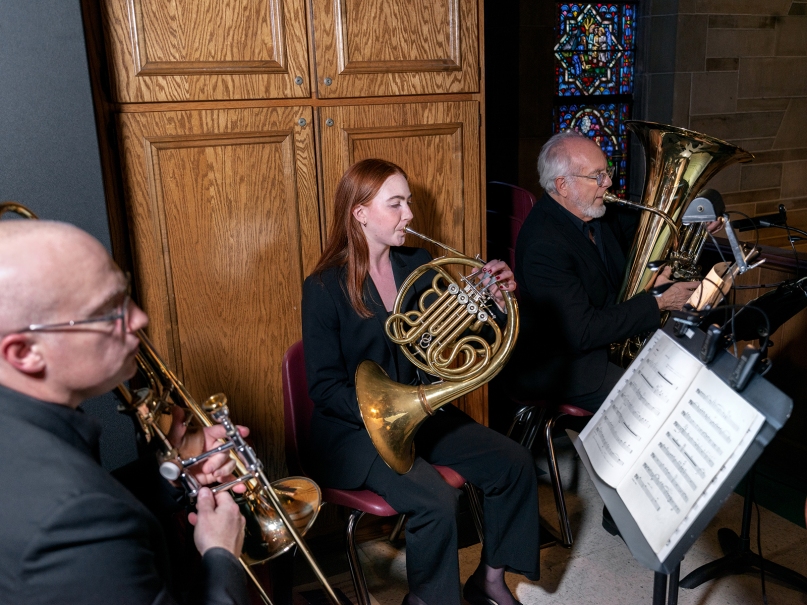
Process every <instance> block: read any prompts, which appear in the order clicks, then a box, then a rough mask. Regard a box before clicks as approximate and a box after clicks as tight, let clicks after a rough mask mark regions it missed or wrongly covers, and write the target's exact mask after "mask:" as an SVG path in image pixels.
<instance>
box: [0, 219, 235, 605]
mask: <svg viewBox="0 0 807 605" xmlns="http://www.w3.org/2000/svg"><path fill="white" fill-rule="evenodd" d="M147 323H148V318H147V317H146V315H145V313H143V311H141V310H140V309H139V308H138V307H137V305H135V304H134V303H133V302H132V300H131V299H130V298H129V291H128V283H127V279H126V277H125V276H124V274H123V273H122V272H121V271H120V270H119V269H118V268H117V267H116V266H115V263H114V262H113V261H112V259H111V258H110V257H109V255H108V254H107V252H106V250H105V249H104V248H103V247H102V246H101V244H100V243H99V242H98V241H96V240H95V239H93V238H92V237H91V236H90V235H88V234H87V233H85V232H83V231H81V230H80V229H78V228H76V227H73V226H71V225H67V224H62V223H52V222H46V221H4V222H2V223H0V417H2V422H0V459H2V460H3V464H2V465H0V485H2V486H3V495H2V506H0V601H2V602H3V603H7V604H9V605H12V604H13V605H37V604H45V603H54V604H55V603H65V604H66V603H83V604H99V605H100V604H102V603H104V604H108V603H115V604H118V605H120V604H131V605H143V604H146V603H160V604H168V603H175V602H176V600H175V598H174V596H175V595H173V594H172V592H171V585H172V577H171V571H170V567H169V561H168V555H167V549H166V543H165V536H164V535H163V532H162V528H161V526H160V523H159V522H158V520H157V519H156V518H155V517H154V516H153V515H152V513H151V512H150V511H149V510H148V509H147V508H146V507H145V506H144V505H143V504H141V502H140V501H139V500H137V499H136V498H135V497H134V496H133V495H132V494H131V493H130V492H129V491H128V490H127V489H126V488H125V487H124V486H123V485H121V484H120V483H118V482H117V481H116V480H115V479H113V478H112V476H111V475H109V473H107V472H106V471H104V470H103V469H102V468H101V466H100V464H99V462H98V439H99V434H100V427H99V426H98V425H97V424H96V423H95V421H94V420H93V419H92V418H90V417H88V416H86V415H85V414H83V413H82V412H81V410H80V409H79V405H80V404H81V403H82V401H84V400H85V399H87V398H89V397H93V396H96V395H100V394H102V393H106V392H108V391H109V390H111V389H112V388H113V387H115V385H117V384H118V383H120V382H122V381H124V380H127V379H128V378H130V377H131V376H132V375H133V374H134V372H135V370H136V362H135V355H136V353H137V350H138V343H139V340H138V337H137V334H136V332H137V330H139V329H142V328H144V327H145V326H146V325H147ZM177 422H178V421H177ZM179 432H181V431H179ZM221 432H223V431H221ZM177 434H178V433H177ZM220 436H222V435H220V434H217V433H216V430H211V431H207V433H206V437H207V440H208V441H210V442H212V441H215V439H216V437H220ZM154 467H155V470H156V465H154ZM230 471H231V467H230V466H229V463H228V462H226V461H225V460H224V459H223V458H219V459H218V460H217V461H215V462H214V461H211V462H210V464H209V465H205V467H204V468H202V469H199V475H198V476H200V477H204V478H206V479H207V480H210V479H213V478H215V477H222V476H223V475H224V474H226V473H229V472H230ZM190 521H191V523H193V524H194V525H195V531H194V542H195V544H196V547H197V549H198V551H199V552H200V553H201V555H202V568H203V573H202V574H201V577H200V578H199V579H198V591H197V592H198V594H197V595H196V596H195V597H194V601H193V602H196V603H220V604H225V603H227V604H235V603H246V602H247V599H248V595H247V593H246V581H245V578H244V573H243V570H242V569H241V567H240V564H239V562H238V559H237V556H238V555H239V554H240V552H241V547H242V543H243V529H244V518H243V517H242V516H241V514H240V512H239V509H238V506H237V505H236V504H235V502H234V501H233V499H232V497H231V496H230V495H229V494H228V493H226V492H224V493H219V494H216V495H214V494H213V493H212V492H211V491H210V490H209V489H207V488H203V489H202V490H201V493H200V494H199V499H198V503H197V512H196V513H194V514H193V515H192V516H191V518H190Z"/></svg>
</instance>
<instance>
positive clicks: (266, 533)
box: [116, 330, 341, 605]
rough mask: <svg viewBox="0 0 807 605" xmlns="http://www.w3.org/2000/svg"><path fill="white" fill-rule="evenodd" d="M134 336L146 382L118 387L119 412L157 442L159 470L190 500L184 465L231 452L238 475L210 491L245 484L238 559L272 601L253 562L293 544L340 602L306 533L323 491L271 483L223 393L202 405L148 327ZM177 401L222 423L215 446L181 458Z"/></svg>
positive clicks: (297, 480)
mask: <svg viewBox="0 0 807 605" xmlns="http://www.w3.org/2000/svg"><path fill="white" fill-rule="evenodd" d="M137 335H138V337H139V338H140V351H139V352H138V354H137V365H138V368H139V369H140V372H141V374H142V375H143V376H144V377H145V379H146V380H147V381H148V383H149V386H148V387H146V388H141V389H138V390H137V391H135V392H132V391H131V389H130V388H129V387H128V386H126V385H125V384H120V385H118V386H117V387H116V390H117V391H118V393H119V394H120V396H121V398H122V399H123V401H124V403H123V404H122V405H121V406H120V407H119V411H121V412H124V413H128V414H131V415H133V416H134V417H135V419H136V420H137V422H138V424H139V426H140V428H141V430H142V431H143V433H144V434H145V436H146V439H147V440H148V441H151V440H152V439H156V440H157V444H158V446H159V448H160V454H159V457H160V474H161V475H162V476H163V477H165V478H166V479H168V480H171V481H175V480H178V481H179V482H180V483H181V484H182V485H183V487H184V488H185V489H186V491H187V492H188V495H189V496H190V498H191V499H193V498H194V497H195V496H196V494H197V493H198V491H199V488H200V485H199V483H198V482H197V481H196V479H195V478H194V477H193V476H192V475H191V474H190V473H189V472H187V471H186V469H188V468H189V467H191V466H193V465H195V464H198V463H199V462H201V461H203V460H205V459H206V458H208V457H210V456H213V455H215V454H219V453H224V452H226V453H228V454H229V456H230V457H231V459H232V460H233V461H234V462H235V465H236V468H235V470H234V471H233V474H234V475H235V479H234V480H233V481H230V482H227V483H224V484H221V485H217V486H215V487H213V488H212V490H211V491H213V493H217V492H220V491H223V490H230V489H232V488H233V487H235V486H236V485H238V484H243V485H244V486H245V487H246V492H245V493H244V494H234V496H235V498H236V501H237V502H238V503H239V505H240V507H241V512H242V514H243V515H244V517H245V518H246V520H247V524H246V535H245V538H244V551H243V552H242V554H241V556H240V557H239V560H240V562H241V565H242V567H243V568H244V571H245V572H246V574H247V575H248V576H249V578H250V579H251V580H252V582H253V583H254V584H255V587H256V588H257V590H258V593H259V594H260V597H261V599H262V600H263V602H264V603H266V605H272V602H271V600H270V599H269V596H268V595H267V594H266V592H265V591H264V589H263V587H262V586H261V585H260V583H259V581H258V579H257V578H256V577H255V575H254V574H253V573H252V571H251V570H250V568H249V566H250V565H253V564H256V563H263V562H265V561H268V560H270V559H273V558H274V557H276V556H279V555H281V554H283V553H284V552H286V551H287V550H289V549H290V548H291V547H292V546H294V545H295V544H296V545H297V547H298V548H299V549H300V552H302V554H303V556H305V558H306V559H307V560H308V563H309V565H310V566H311V569H312V571H313V572H314V574H315V575H316V577H317V579H318V580H319V582H320V584H322V587H323V588H324V589H325V592H326V593H327V594H328V597H329V599H330V600H331V601H332V602H333V603H334V605H340V603H341V601H340V600H339V598H338V597H337V596H336V593H335V592H334V590H333V587H331V585H330V583H329V582H328V579H327V578H326V577H325V574H324V573H323V572H322V570H321V569H320V568H319V565H317V562H316V561H315V560H314V556H313V555H312V554H311V551H310V550H309V548H308V545H307V544H306V543H305V541H304V540H303V537H302V535H303V534H304V533H305V532H306V531H307V530H308V529H309V528H310V527H311V525H312V524H313V523H314V520H315V519H316V516H317V514H318V512H319V508H320V504H321V501H322V497H321V493H320V490H319V487H318V486H317V484H316V483H314V482H313V481H311V480H310V479H308V478H306V477H287V478H285V479H281V480H279V481H274V482H270V481H269V479H268V478H267V476H266V474H265V472H264V470H263V464H262V463H261V461H260V460H259V459H258V457H257V456H256V455H255V451H254V450H253V449H252V447H250V446H249V444H248V443H247V442H246V441H245V440H244V438H243V437H242V436H241V434H240V433H239V432H238V429H237V427H236V426H235V425H234V423H233V422H232V420H231V419H230V413H229V409H228V407H227V398H226V396H225V395H223V394H221V393H218V394H216V395H212V396H210V397H209V398H208V399H207V400H205V401H204V402H203V403H202V404H201V405H200V404H199V403H197V402H196V400H195V399H194V398H193V397H192V396H191V394H190V393H189V392H188V390H187V389H186V388H185V386H184V385H183V384H182V382H181V381H180V380H179V379H178V378H177V377H176V375H175V374H174V373H173V372H172V371H171V370H170V369H169V368H168V366H167V365H166V364H165V362H164V361H163V360H162V358H161V357H160V356H159V354H158V353H157V351H156V350H155V348H154V345H152V343H151V341H150V340H149V339H148V337H147V336H146V335H145V333H143V331H142V330H140V331H138V333H137ZM174 406H179V407H180V408H182V409H184V410H186V411H188V412H190V414H191V418H190V419H189V421H190V422H192V421H194V420H195V421H196V422H197V423H198V425H200V426H202V427H209V426H213V425H214V424H215V423H219V424H221V425H223V426H224V428H225V431H226V434H227V437H226V439H224V440H222V443H221V444H220V445H219V446H217V447H215V448H213V449H212V450H209V451H206V452H203V453H202V454H200V455H197V456H191V457H189V458H184V457H183V456H182V452H180V451H179V450H178V449H177V448H176V447H174V446H173V444H171V442H170V441H169V440H168V437H167V431H168V430H169V429H170V425H171V422H172V414H171V409H172V408H173V407H174Z"/></svg>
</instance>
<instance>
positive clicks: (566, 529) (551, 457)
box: [545, 414, 574, 548]
mask: <svg viewBox="0 0 807 605" xmlns="http://www.w3.org/2000/svg"><path fill="white" fill-rule="evenodd" d="M561 416H562V414H559V415H556V416H551V417H550V418H549V419H548V420H547V421H546V428H545V436H546V458H547V462H548V464H549V478H550V480H551V482H552V489H553V491H554V492H555V508H556V509H557V511H558V524H559V525H560V536H561V546H563V547H564V548H571V547H572V544H573V543H574V537H573V536H572V527H571V525H570V524H569V515H568V514H567V513H566V499H565V498H564V497H563V484H562V483H561V479H560V470H559V469H558V459H557V457H556V456H555V445H554V444H553V443H552V429H554V428H555V422H556V421H557V419H558V418H560V417H561Z"/></svg>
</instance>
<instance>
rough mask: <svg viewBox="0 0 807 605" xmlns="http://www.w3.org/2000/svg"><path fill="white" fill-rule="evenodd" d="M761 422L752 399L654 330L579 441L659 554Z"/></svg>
mask: <svg viewBox="0 0 807 605" xmlns="http://www.w3.org/2000/svg"><path fill="white" fill-rule="evenodd" d="M763 422H764V417H763V416H762V414H760V413H759V412H758V411H757V410H756V409H755V408H754V407H753V406H751V405H750V404H749V403H747V402H746V401H745V400H744V399H743V398H742V397H741V396H740V395H738V394H737V393H736V392H735V391H733V390H732V389H731V388H730V387H729V386H728V385H726V384H725V383H724V382H723V381H722V380H720V378H718V377H717V376H716V375H714V374H713V373H712V372H710V371H709V370H708V368H706V367H705V366H703V365H701V363H700V362H699V361H698V360H697V359H696V358H695V357H694V356H692V355H690V354H689V353H687V352H686V351H685V350H683V349H682V348H681V347H680V346H679V345H678V344H677V343H676V342H675V341H674V340H673V339H672V338H671V337H669V336H668V335H666V334H664V333H662V332H657V333H656V335H655V336H654V337H653V338H652V339H651V341H650V342H649V343H648V345H647V346H646V347H645V349H644V350H643V351H642V353H640V355H639V356H638V357H637V359H636V361H634V363H633V364H632V365H631V367H630V368H629V369H628V370H627V371H626V372H625V375H624V376H623V377H622V379H621V380H620V382H619V383H617V385H616V387H615V388H614V390H613V391H612V392H611V394H610V395H609V397H608V398H607V399H606V401H605V403H604V404H603V406H602V408H601V409H600V410H599V411H598V412H597V414H596V415H595V416H594V417H593V418H592V420H591V421H590V422H589V424H588V426H586V428H585V429H584V430H583V432H582V433H581V434H580V440H581V441H582V442H583V445H584V447H585V449H586V452H587V454H588V457H589V459H590V460H591V464H592V466H593V467H594V470H595V471H596V473H597V474H598V475H599V477H600V478H601V479H602V480H603V481H605V482H606V483H607V484H609V485H611V486H612V487H614V488H616V490H617V493H618V494H619V496H620V498H621V499H622V501H623V502H624V503H625V505H626V506H627V508H628V510H629V511H630V513H631V514H632V515H633V517H634V519H635V520H636V523H637V524H638V526H639V528H640V529H641V530H642V532H643V534H644V536H645V538H646V539H647V541H648V543H649V544H650V546H651V547H652V548H653V549H654V551H655V552H656V553H662V552H664V551H665V549H667V550H669V548H670V542H671V538H672V536H673V535H674V534H676V532H679V531H680V528H681V526H682V525H686V523H687V519H688V520H689V522H690V523H691V520H692V519H693V518H694V516H695V514H696V512H697V510H699V508H700V507H702V506H705V503H704V502H703V497H704V493H705V492H707V490H708V489H710V484H711V483H712V481H713V480H714V479H715V477H716V476H717V475H718V473H723V472H725V466H726V464H727V462H728V461H729V460H730V459H732V460H738V459H739V458H740V457H741V453H742V452H740V453H739V454H738V450H739V449H742V451H743V452H744V451H745V448H747V447H748V445H749V444H750V443H751V441H752V440H753V436H754V435H756V433H757V432H758V431H759V429H760V427H761V426H762V423H763ZM735 463H736V462H735Z"/></svg>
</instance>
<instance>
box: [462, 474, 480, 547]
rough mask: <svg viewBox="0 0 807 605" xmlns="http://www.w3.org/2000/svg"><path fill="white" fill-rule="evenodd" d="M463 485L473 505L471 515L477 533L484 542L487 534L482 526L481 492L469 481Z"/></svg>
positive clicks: (469, 502) (469, 501) (471, 505)
mask: <svg viewBox="0 0 807 605" xmlns="http://www.w3.org/2000/svg"><path fill="white" fill-rule="evenodd" d="M463 487H464V488H465V493H466V495H467V496H468V504H469V505H470V507H471V516H472V517H473V519H474V525H475V526H476V533H477V535H478V536H479V543H480V544H484V543H485V534H484V529H483V527H482V503H481V502H480V501H479V494H478V493H477V491H476V488H475V487H474V486H473V485H471V484H470V483H468V482H466V483H465V485H464V486H463Z"/></svg>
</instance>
